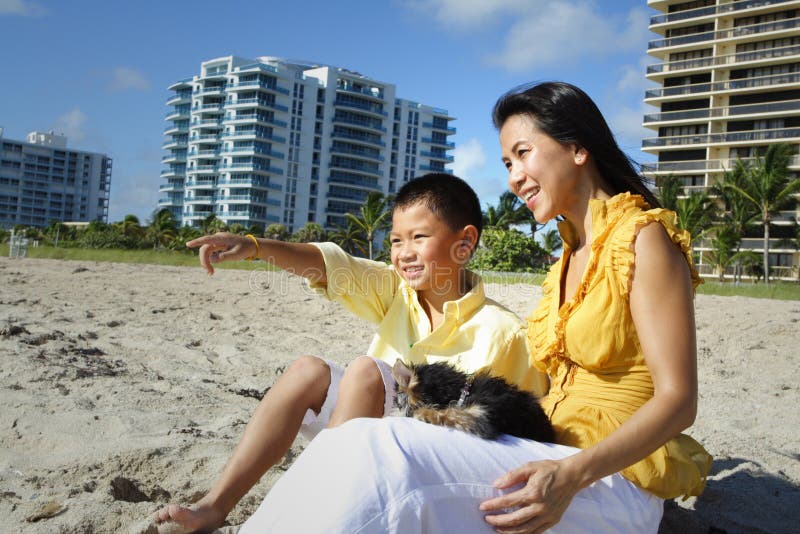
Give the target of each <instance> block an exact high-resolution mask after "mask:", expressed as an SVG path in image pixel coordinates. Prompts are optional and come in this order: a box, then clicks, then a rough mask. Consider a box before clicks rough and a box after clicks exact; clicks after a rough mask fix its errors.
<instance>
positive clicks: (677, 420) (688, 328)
mask: <svg viewBox="0 0 800 534" xmlns="http://www.w3.org/2000/svg"><path fill="white" fill-rule="evenodd" d="M635 254H636V260H635V272H634V277H633V281H632V283H631V289H630V310H631V315H632V317H633V321H634V324H635V326H636V331H637V334H638V338H639V341H640V343H641V347H642V351H643V353H644V355H645V360H646V362H647V367H648V369H649V371H650V374H651V375H652V378H653V385H654V394H653V397H652V398H651V399H650V400H649V401H647V402H646V403H645V404H644V405H642V406H641V407H640V408H639V409H638V410H637V411H636V412H635V413H634V414H633V415H632V416H631V417H630V419H628V420H627V421H625V423H623V424H622V425H620V427H619V428H618V429H617V430H616V431H614V432H613V433H612V434H611V435H609V436H608V437H607V438H606V439H604V440H603V441H601V442H600V443H598V444H596V445H594V446H592V447H590V448H588V449H584V450H582V451H581V452H579V453H577V454H575V455H573V456H570V457H568V458H565V459H564V460H560V461H557V462H532V463H529V464H526V465H524V466H522V467H520V468H518V469H516V470H514V471H511V472H509V473H507V474H506V475H504V476H503V477H501V478H500V479H498V480H497V481H496V482H495V485H496V486H497V487H500V488H507V487H510V486H512V485H515V484H520V483H525V486H524V487H523V488H521V489H520V490H517V491H515V492H511V493H509V494H507V495H504V496H501V497H497V498H495V499H490V500H488V501H485V502H484V503H483V504H482V505H481V509H483V510H498V509H502V508H506V507H512V506H521V508H520V509H518V510H516V511H514V512H512V513H510V514H501V515H490V516H487V517H486V521H487V522H488V523H490V524H491V525H493V526H495V527H498V528H497V530H498V532H541V531H543V530H545V529H546V528H549V527H551V526H553V525H554V524H556V523H557V522H558V520H559V519H560V518H561V515H563V513H564V511H565V510H566V508H567V506H568V505H569V503H570V502H571V501H572V498H573V496H574V495H575V493H577V492H578V491H579V490H580V489H582V488H584V487H586V486H588V485H589V484H591V483H592V482H594V481H596V480H599V479H600V478H603V477H605V476H607V475H610V474H612V473H616V472H618V471H620V470H622V469H624V468H626V467H628V466H630V465H632V464H634V463H636V462H638V461H639V460H641V459H643V458H645V457H646V456H648V455H649V454H651V453H652V452H653V451H655V450H656V449H657V448H658V447H660V446H662V445H663V444H664V443H666V442H667V441H669V440H670V439H672V438H673V437H675V436H676V435H677V434H678V433H680V432H681V431H682V430H683V429H685V428H686V427H688V426H690V425H691V424H692V423H693V422H694V418H695V414H696V411H697V364H696V341H695V324H694V307H693V302H692V299H693V292H692V286H691V276H690V273H689V268H688V266H687V264H686V260H685V258H684V257H683V254H682V253H681V251H680V250H679V249H678V247H676V246H675V244H674V243H673V242H672V241H671V240H670V239H669V237H668V236H667V234H666V232H665V231H664V229H663V227H662V226H661V225H660V224H658V223H651V224H649V225H647V226H645V227H644V228H642V229H641V230H640V232H639V234H638V237H637V239H636V245H635Z"/></svg>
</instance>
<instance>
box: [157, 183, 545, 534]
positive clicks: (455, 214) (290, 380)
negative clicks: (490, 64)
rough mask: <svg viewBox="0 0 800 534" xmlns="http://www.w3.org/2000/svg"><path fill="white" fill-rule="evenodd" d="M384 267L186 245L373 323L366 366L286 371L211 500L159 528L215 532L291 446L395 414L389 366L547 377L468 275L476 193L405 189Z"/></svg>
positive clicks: (225, 242) (288, 249)
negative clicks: (289, 277)
mask: <svg viewBox="0 0 800 534" xmlns="http://www.w3.org/2000/svg"><path fill="white" fill-rule="evenodd" d="M392 215H393V217H392V231H391V234H390V241H391V246H392V250H391V259H392V265H391V266H387V265H385V264H384V263H381V262H375V261H370V260H365V259H361V258H355V257H353V256H350V255H349V254H347V253H345V252H344V251H343V250H342V249H341V248H339V247H338V246H337V245H335V244H333V243H318V244H310V243H287V242H281V241H273V240H269V239H256V238H255V237H253V236H245V237H243V236H239V235H234V234H228V233H222V234H215V235H210V236H204V237H201V238H199V239H195V240H193V241H190V242H189V243H187V246H189V247H198V246H199V247H200V263H201V264H202V265H203V266H204V267H205V268H206V270H207V271H208V273H209V274H213V273H214V268H213V263H218V262H221V261H227V260H241V259H243V258H251V257H253V258H254V257H257V258H260V259H262V260H265V261H269V262H270V263H273V264H274V265H277V266H278V267H281V268H282V269H285V270H287V271H289V272H293V273H295V274H299V275H300V276H303V277H305V278H307V279H308V280H309V282H310V285H311V287H312V288H314V289H315V290H316V291H318V292H319V293H321V294H323V295H325V296H326V297H327V298H329V299H332V300H336V301H338V302H340V303H341V304H343V305H344V306H345V307H346V308H347V309H349V310H350V311H351V312H353V313H354V314H355V315H357V316H359V317H362V318H364V319H367V320H370V321H373V322H376V323H378V330H377V332H376V334H375V337H374V338H373V340H372V343H371V344H370V347H369V349H368V351H367V354H368V356H362V357H359V358H356V359H355V360H353V361H352V362H351V363H350V364H349V365H348V366H347V369H342V368H341V367H340V366H339V365H337V364H336V363H333V362H329V361H326V360H323V359H320V358H316V357H313V356H304V357H301V358H299V359H298V360H296V361H295V362H294V363H292V364H291V365H290V366H289V368H288V369H287V370H286V372H285V373H284V374H283V376H282V377H281V378H280V379H279V380H278V382H277V383H276V384H275V385H274V386H273V387H272V388H271V389H270V390H269V392H268V393H267V394H266V395H265V396H264V398H263V399H262V401H261V403H260V404H259V406H258V407H257V408H256V411H255V413H254V414H253V417H252V418H251V420H250V422H249V423H248V425H247V428H246V429H245V433H244V435H243V437H242V440H241V441H240V442H239V445H238V446H237V447H236V450H235V451H234V453H233V456H232V457H231V459H230V460H229V462H228V464H227V465H226V466H225V469H224V470H223V473H222V475H221V477H220V479H219V480H218V481H217V482H216V483H215V485H214V487H213V488H212V489H211V491H210V492H209V493H208V494H207V495H206V496H205V497H203V498H202V499H201V500H200V501H198V502H197V503H196V504H195V505H194V506H192V507H191V508H187V507H181V506H177V505H170V506H168V507H166V508H163V509H162V510H159V512H158V513H157V515H156V520H157V522H159V523H164V522H172V523H178V524H179V525H180V526H181V527H183V528H184V529H185V531H187V532H190V531H193V530H201V529H213V528H215V527H218V526H220V525H221V524H222V523H223V521H224V520H225V517H226V516H227V515H228V513H229V512H230V511H231V510H232V509H233V507H234V506H235V505H236V503H237V502H239V500H240V499H241V498H242V497H243V496H244V495H245V494H246V493H247V491H249V490H250V488H251V487H252V486H253V485H255V484H256V482H258V480H259V479H260V478H261V476H262V475H263V474H264V473H265V472H266V471H267V469H269V467H271V466H272V465H274V464H275V463H276V462H277V461H278V460H280V459H281V457H282V456H283V455H284V454H285V453H286V451H287V450H288V449H289V447H290V446H291V444H292V442H293V441H294V438H295V437H296V435H297V433H298V431H301V430H302V431H303V433H304V434H305V435H306V436H307V437H309V439H310V438H311V437H313V435H315V434H316V433H318V432H319V431H320V430H322V429H323V428H325V427H329V428H331V427H336V426H338V425H340V424H342V423H344V422H345V421H347V420H349V419H353V418H355V417H383V416H384V415H387V414H388V413H389V412H390V410H391V408H392V404H393V399H394V395H395V384H394V379H393V378H392V374H391V367H392V365H393V363H394V361H395V360H396V359H398V358H402V359H403V360H405V361H406V362H410V363H424V362H430V363H432V362H436V361H447V362H449V363H451V364H452V365H454V366H456V367H458V368H460V369H462V370H464V371H467V372H473V371H477V370H478V369H481V368H484V367H487V366H491V368H492V371H493V373H494V374H496V375H498V376H502V377H504V378H505V379H506V380H508V381H509V382H512V383H514V384H517V385H519V386H520V387H522V388H526V389H529V390H532V391H533V392H534V393H536V394H537V395H540V396H542V395H544V394H545V393H546V391H547V379H546V377H545V376H544V375H542V374H540V373H539V372H538V371H535V370H534V369H533V368H532V367H530V366H529V363H528V359H529V356H528V351H527V346H526V336H525V330H524V326H523V323H522V321H521V320H520V319H519V318H518V317H517V316H516V315H514V314H513V313H512V312H510V311H508V310H506V309H505V308H503V307H502V306H500V305H499V304H497V303H496V302H494V301H491V300H489V299H486V298H485V296H484V293H483V285H482V282H481V280H480V277H478V276H477V275H475V274H473V273H471V272H469V271H467V270H466V268H465V265H466V264H467V262H468V261H469V258H470V256H471V255H472V252H473V251H474V250H475V247H476V246H477V244H478V241H479V239H480V233H481V228H482V226H483V215H482V213H481V209H480V203H479V201H478V197H477V195H476V194H475V192H474V191H473V190H472V188H470V186H469V185H467V183H466V182H464V181H463V180H461V179H460V178H457V177H455V176H452V175H449V174H427V175H425V176H422V177H420V178H417V179H415V180H412V181H411V182H408V183H407V184H406V185H404V186H403V187H402V188H401V189H400V191H398V193H397V196H396V198H395V201H394V208H393V213H392Z"/></svg>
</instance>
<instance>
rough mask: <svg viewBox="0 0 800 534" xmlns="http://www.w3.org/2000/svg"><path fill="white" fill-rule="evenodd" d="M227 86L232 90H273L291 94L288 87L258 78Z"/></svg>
mask: <svg viewBox="0 0 800 534" xmlns="http://www.w3.org/2000/svg"><path fill="white" fill-rule="evenodd" d="M226 87H227V88H228V89H230V90H231V91H244V90H252V89H257V90H260V91H273V92H275V93H280V94H282V95H287V96H288V95H289V94H290V93H289V90H288V89H284V88H283V87H280V86H279V85H271V84H267V83H263V82H259V81H258V80H252V81H246V82H239V83H229V84H228V85H227V86H226Z"/></svg>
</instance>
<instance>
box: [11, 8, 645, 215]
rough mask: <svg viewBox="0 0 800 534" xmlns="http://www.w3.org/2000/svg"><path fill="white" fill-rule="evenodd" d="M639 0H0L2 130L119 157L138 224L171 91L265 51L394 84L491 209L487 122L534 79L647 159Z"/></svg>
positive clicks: (123, 201) (117, 202) (122, 201)
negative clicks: (438, 113) (577, 92)
mask: <svg viewBox="0 0 800 534" xmlns="http://www.w3.org/2000/svg"><path fill="white" fill-rule="evenodd" d="M654 13H655V12H654V11H653V10H651V9H649V8H647V6H646V2H645V1H644V0H572V1H566V0H491V1H490V0H374V1H371V2H366V1H360V0H343V1H335V0H313V1H311V0H309V1H303V0H294V1H284V2H274V1H259V2H256V1H253V2H245V1H237V0H232V1H223V2H220V1H214V2H208V1H203V0H195V1H193V2H188V1H182V0H174V1H160V0H159V1H156V0H138V1H135V2H129V1H123V0H118V1H113V0H105V1H95V0H70V1H64V0H35V1H34V0H0V60H2V71H3V75H2V84H0V97H2V98H0V127H4V129H5V137H7V138H15V139H24V137H25V136H26V135H27V133H28V132H29V131H33V130H40V131H42V130H45V131H46V130H50V129H54V130H56V131H59V132H63V133H65V134H66V135H67V136H68V138H69V141H68V143H69V145H68V146H70V147H72V148H77V149H82V150H91V151H98V152H105V153H108V154H109V155H110V156H111V157H112V158H113V159H114V168H113V174H112V185H111V202H110V213H109V219H110V220H112V221H115V220H120V219H122V218H123V217H124V215H125V214H128V213H133V214H135V215H137V216H139V218H140V219H141V220H142V221H143V222H144V221H145V220H147V218H148V217H149V216H150V214H151V213H152V211H153V210H154V208H155V204H156V201H157V198H158V186H159V185H160V183H161V181H160V179H159V172H160V170H161V163H160V161H161V156H162V155H163V151H162V150H161V145H162V143H163V142H164V138H163V136H162V131H163V129H164V128H165V127H166V125H167V124H166V123H165V122H164V120H163V118H164V114H165V113H166V111H167V107H166V105H165V102H166V99H167V98H168V97H169V91H168V90H167V87H168V86H169V85H170V84H171V83H174V82H175V81H177V80H180V79H184V78H188V77H190V76H192V75H194V74H197V73H198V72H199V69H200V63H201V62H202V61H205V60H208V59H212V58H216V57H222V56H228V55H238V56H243V57H246V58H256V57H258V56H264V55H271V56H281V57H286V58H292V59H302V60H307V61H312V62H318V63H325V64H331V65H336V66H341V67H346V68H349V69H352V70H356V71H358V72H361V73H362V74H365V75H367V76H370V77H372V78H375V79H377V80H381V81H385V82H390V83H394V84H395V85H396V86H397V94H398V95H399V96H400V97H402V98H407V99H410V100H415V101H419V102H423V103H425V104H429V105H433V106H436V107H442V108H445V109H447V110H449V111H450V114H451V115H453V116H455V117H456V118H457V120H456V121H455V122H454V126H455V127H456V129H457V134H456V135H455V136H453V137H452V140H453V141H454V142H455V143H456V145H457V148H456V150H455V154H454V155H455V163H454V164H453V168H454V170H455V172H456V174H459V175H460V176H462V177H465V178H467V179H468V180H469V181H470V183H472V184H473V186H474V187H475V189H476V190H477V191H478V194H479V195H480V197H481V200H482V201H483V202H484V203H492V204H495V203H496V201H497V197H498V196H499V195H500V194H501V193H502V192H503V191H504V190H505V171H504V169H503V167H502V165H501V163H500V151H499V147H498V144H497V134H496V132H495V131H494V129H493V127H492V125H491V120H490V111H491V107H492V105H493V104H494V102H495V100H496V99H497V97H498V96H500V95H501V94H502V93H504V92H505V91H506V90H508V89H510V88H512V87H514V86H516V85H519V84H522V83H527V82H531V81H544V80H564V81H568V82H571V83H574V84H576V85H578V86H580V87H581V88H583V89H584V90H585V91H587V92H588V93H589V94H590V95H591V96H592V98H593V99H594V100H595V101H596V102H597V104H598V106H599V107H600V109H601V110H602V111H603V113H604V114H605V116H606V118H607V119H608V121H609V123H610V125H611V127H612V130H613V131H614V133H615V134H616V135H617V138H618V141H619V142H620V145H621V146H622V147H623V149H624V150H626V152H628V154H629V155H630V156H631V157H633V158H634V159H636V160H638V161H648V160H649V159H650V158H649V157H648V156H647V155H645V154H643V153H642V152H641V150H640V147H641V140H642V138H643V137H649V136H652V135H653V134H652V133H648V132H647V130H645V129H643V128H642V126H641V123H642V116H643V114H644V113H645V112H647V111H650V110H649V109H648V107H649V106H645V105H644V104H643V103H642V98H643V95H644V91H645V88H646V87H647V86H648V83H647V82H646V80H645V78H644V72H645V68H646V65H647V64H648V63H650V62H651V61H650V60H649V59H648V57H647V55H646V50H647V41H648V40H650V39H653V38H655V37H654V36H653V34H651V33H649V31H648V29H647V27H648V19H649V17H650V16H651V15H653V14H654Z"/></svg>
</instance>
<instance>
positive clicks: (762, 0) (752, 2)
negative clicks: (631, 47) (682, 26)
mask: <svg viewBox="0 0 800 534" xmlns="http://www.w3.org/2000/svg"><path fill="white" fill-rule="evenodd" d="M785 3H788V2H787V0H743V1H741V2H731V3H730V4H723V5H720V6H707V7H701V8H697V9H687V10H685V11H677V12H675V13H668V14H664V15H656V16H654V17H650V25H651V26H657V25H659V24H669V23H672V22H680V21H684V20H689V19H696V18H702V17H709V16H714V15H716V14H718V13H720V14H721V13H730V12H732V11H741V10H743V9H751V8H763V7H767V6H772V5H775V4H785Z"/></svg>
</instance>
